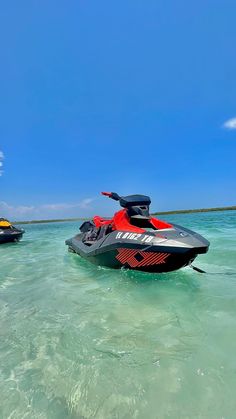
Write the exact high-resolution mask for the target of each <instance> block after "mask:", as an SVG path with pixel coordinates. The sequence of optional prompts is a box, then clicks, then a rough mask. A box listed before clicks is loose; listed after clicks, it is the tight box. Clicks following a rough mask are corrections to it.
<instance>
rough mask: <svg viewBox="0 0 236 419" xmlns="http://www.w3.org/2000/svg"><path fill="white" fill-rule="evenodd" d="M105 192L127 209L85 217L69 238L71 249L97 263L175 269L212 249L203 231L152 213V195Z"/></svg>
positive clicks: (147, 268) (145, 269)
mask: <svg viewBox="0 0 236 419" xmlns="http://www.w3.org/2000/svg"><path fill="white" fill-rule="evenodd" d="M102 194H103V195H105V196H108V197H109V198H111V199H114V200H116V201H119V203H120V205H121V207H122V208H123V209H122V210H120V211H118V212H116V213H115V215H114V217H113V218H112V219H104V218H102V217H99V216H95V217H94V218H93V220H92V221H85V222H84V223H83V224H82V225H81V227H80V233H79V234H77V235H76V236H75V237H73V238H71V239H69V240H67V241H66V244H67V246H68V248H69V251H71V252H73V253H77V254H78V255H80V256H82V257H83V258H85V259H87V260H89V261H90V262H92V263H94V264H96V265H102V266H108V267H110V268H116V269H117V268H122V267H125V268H128V269H135V270H140V271H145V272H169V271H174V270H176V269H179V268H182V267H184V266H187V265H190V264H191V263H192V262H193V260H194V259H195V258H196V256H197V255H198V254H200V253H206V252H207V251H208V247H209V244H210V243H209V242H208V241H207V240H206V239H204V238H203V237H202V236H200V235H199V234H197V233H195V232H193V231H191V230H188V229H187V228H184V227H181V226H178V225H176V224H170V223H167V222H166V221H161V220H158V219H157V218H154V217H152V216H151V215H150V214H149V205H150V203H151V200H150V198H149V197H148V196H145V195H129V196H119V195H118V194H117V193H115V192H102Z"/></svg>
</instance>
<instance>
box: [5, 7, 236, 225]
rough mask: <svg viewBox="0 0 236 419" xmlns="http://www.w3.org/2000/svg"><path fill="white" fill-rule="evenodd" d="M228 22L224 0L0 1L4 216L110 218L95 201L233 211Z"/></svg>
mask: <svg viewBox="0 0 236 419" xmlns="http://www.w3.org/2000/svg"><path fill="white" fill-rule="evenodd" d="M235 18H236V3H235V1H233V0H231V1H229V0H224V1H223V0H221V1H219V0H204V1H203V0H200V1H198V2H196V1H192V0H189V1H188V2H187V1H182V0H179V1H174V0H171V1H170V0H165V1H164V0H163V1H158V0H155V1H153V0H149V1H146V2H145V1H139V0H120V1H119V2H111V1H108V0H100V1H97V2H96V1H95V2H94V1H93V2H92V1H86V2H85V1H79V0H74V1H73V0H72V1H69V2H68V1H61V0H57V1H54V0H51V1H45V0H41V1H36V0H34V1H32V0H30V1H29V0H25V1H24V0H23V1H21V2H19V1H14V0H13V1H11V2H2V4H1V25H0V37H1V40H2V42H1V47H0V51H1V66H0V80H1V94H0V115H1V118H0V160H1V163H2V166H1V167H0V169H1V170H2V171H3V172H2V173H1V176H0V202H1V203H0V211H1V214H2V215H4V216H8V217H10V218H14V219H32V218H54V217H56V218H57V217H61V216H79V215H82V216H85V215H91V214H93V213H99V212H100V213H101V214H104V215H107V214H110V213H111V212H112V211H113V209H115V208H116V204H113V203H112V202H110V201H109V200H106V198H103V197H100V196H99V192H100V191H101V190H108V191H109V190H112V191H116V192H118V193H120V194H131V193H144V194H150V195H151V196H152V202H153V205H152V208H153V210H170V209H181V208H197V207H198V208H199V207H208V206H223V205H235V204H236V193H235V184H236V164H235V162H236V119H234V118H236V54H235V40H236V25H235ZM229 121H230V122H229ZM2 153H3V155H4V159H2V157H3V155H2Z"/></svg>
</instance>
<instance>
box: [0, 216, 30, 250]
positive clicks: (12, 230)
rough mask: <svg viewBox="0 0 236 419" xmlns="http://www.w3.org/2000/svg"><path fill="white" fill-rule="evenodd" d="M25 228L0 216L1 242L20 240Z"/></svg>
mask: <svg viewBox="0 0 236 419" xmlns="http://www.w3.org/2000/svg"><path fill="white" fill-rule="evenodd" d="M24 232H25V231H24V230H23V229H21V228H16V227H14V226H13V225H12V224H11V223H10V221H8V220H6V219H5V218H0V244H2V243H9V242H16V241H19V240H20V239H21V238H22V236H23V234H24Z"/></svg>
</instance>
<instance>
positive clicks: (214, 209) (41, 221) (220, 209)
mask: <svg viewBox="0 0 236 419" xmlns="http://www.w3.org/2000/svg"><path fill="white" fill-rule="evenodd" d="M233 210H236V205H234V206H231V207H220V208H199V209H188V210H175V211H159V212H154V213H153V214H152V215H173V214H192V213H196V212H213V211H233ZM87 219H89V217H88V218H80V217H78V218H59V219H55V220H30V221H14V222H12V224H46V223H62V222H69V221H84V220H87Z"/></svg>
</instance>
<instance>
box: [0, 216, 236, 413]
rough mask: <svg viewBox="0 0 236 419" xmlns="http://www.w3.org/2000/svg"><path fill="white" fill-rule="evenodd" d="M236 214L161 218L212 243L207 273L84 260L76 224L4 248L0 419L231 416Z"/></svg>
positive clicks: (33, 233) (51, 227)
mask: <svg viewBox="0 0 236 419" xmlns="http://www.w3.org/2000/svg"><path fill="white" fill-rule="evenodd" d="M235 216H236V213H235V212H224V213H206V214H191V215H179V216H172V217H171V219H172V220H173V222H176V223H179V224H183V225H185V226H186V227H189V228H193V229H195V230H197V231H198V232H199V233H200V234H203V235H204V236H206V237H207V238H208V239H209V240H210V241H211V247H210V252H209V253H208V254H207V255H201V256H199V258H198V259H197V261H195V264H196V265H197V266H199V267H200V268H202V269H204V270H205V271H207V274H199V273H197V272H194V271H193V270H191V269H190V268H185V269H182V270H180V271H177V272H172V273H166V274H159V275H156V274H146V273H143V272H134V271H127V270H120V271H113V270H110V269H108V268H102V267H96V266H93V265H90V264H89V263H88V262H86V261H84V260H82V259H81V258H79V257H78V256H77V255H73V254H69V253H67V248H66V246H65V245H64V240H65V239H66V238H68V237H70V236H72V235H73V234H74V233H75V232H76V231H77V230H78V224H76V223H60V224H42V225H31V226H30V225H29V226H27V228H26V234H25V236H24V240H23V241H22V242H20V243H19V244H12V245H2V246H1V247H0V258H1V271H0V291H1V292H0V319H1V328H0V335H1V336H0V361H1V362H0V399H1V402H0V417H1V418H8V417H9V418H14V419H16V418H19V419H22V418H40V419H41V418H50V419H53V418H56V419H59V418H63V419H64V418H81V419H82V418H98V419H100V418H101V419H104V418H131V417H132V418H133V417H134V418H140V419H142V418H144V417H147V418H150V419H152V418H153V419H154V418H168V417H170V418H222V417H224V418H234V417H235V402H234V393H235V390H234V389H235V385H236V374H235V373H236V360H235V353H236V339H235V338H236V336H235V334H236V297H235V296H236V274H235V272H236V265H235V251H236V241H235V233H236V222H235ZM222 226H223V227H222ZM222 243H224V245H223V246H222Z"/></svg>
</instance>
